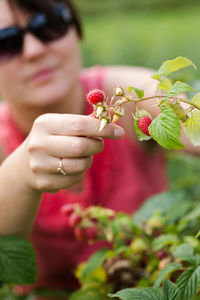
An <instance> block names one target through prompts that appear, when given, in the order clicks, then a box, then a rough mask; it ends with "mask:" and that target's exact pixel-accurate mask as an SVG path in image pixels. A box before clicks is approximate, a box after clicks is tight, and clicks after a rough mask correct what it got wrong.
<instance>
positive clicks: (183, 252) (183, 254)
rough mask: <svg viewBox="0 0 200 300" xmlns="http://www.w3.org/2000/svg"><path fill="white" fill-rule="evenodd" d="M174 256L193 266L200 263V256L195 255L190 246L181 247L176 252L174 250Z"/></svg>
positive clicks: (183, 245)
mask: <svg viewBox="0 0 200 300" xmlns="http://www.w3.org/2000/svg"><path fill="white" fill-rule="evenodd" d="M173 255H174V256H175V257H177V258H180V259H182V260H183V261H187V262H189V263H191V264H198V263H200V257H199V255H194V249H193V248H192V246H191V245H189V244H182V245H180V246H179V247H178V248H177V249H176V250H174V252H173Z"/></svg>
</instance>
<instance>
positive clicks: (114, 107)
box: [87, 87, 152, 136]
mask: <svg viewBox="0 0 200 300" xmlns="http://www.w3.org/2000/svg"><path fill="white" fill-rule="evenodd" d="M124 96H125V94H124V90H123V89H122V88H121V87H117V88H116V89H115V95H114V96H113V97H112V98H111V101H109V99H108V98H106V96H105V93H104V92H103V91H101V90H99V89H95V90H92V91H90V92H89V93H88V94H87V101H88V102H89V103H90V104H91V105H92V106H93V109H94V111H93V113H92V114H91V115H90V116H91V117H93V118H96V119H100V120H101V123H100V128H99V130H100V131H101V130H103V128H104V127H105V126H106V124H107V123H111V122H112V123H115V122H116V121H118V119H119V118H120V117H123V116H124V107H123V104H125V103H126V102H128V99H127V98H126V97H124ZM120 97H122V98H121V99H120ZM134 117H135V119H136V123H137V126H138V128H139V130H141V132H142V133H143V134H145V135H146V136H150V133H149V126H150V124H151V122H152V119H151V118H150V116H149V114H147V113H146V112H144V111H143V112H142V113H141V111H140V114H139V117H138V116H134Z"/></svg>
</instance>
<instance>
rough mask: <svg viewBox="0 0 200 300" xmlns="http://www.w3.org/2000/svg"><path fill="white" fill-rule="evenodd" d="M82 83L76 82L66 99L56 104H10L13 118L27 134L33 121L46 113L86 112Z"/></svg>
mask: <svg viewBox="0 0 200 300" xmlns="http://www.w3.org/2000/svg"><path fill="white" fill-rule="evenodd" d="M83 97H84V96H83V90H82V86H81V84H77V83H76V88H74V87H73V88H72V89H71V91H70V92H69V93H68V95H66V97H65V99H61V100H60V101H57V103H56V104H54V105H49V106H44V107H35V106H25V105H16V104H15V103H14V104H13V103H12V104H9V105H10V111H11V114H12V117H13V120H14V121H15V123H16V124H17V126H18V127H19V128H20V130H21V131H22V132H24V133H25V134H26V135H28V133H29V132H30V130H31V128H32V125H33V122H34V121H35V119H36V118H37V117H39V116H40V115H42V114H45V113H66V114H78V115H81V114H84V110H85V104H84V99H83ZM70 100H71V101H70Z"/></svg>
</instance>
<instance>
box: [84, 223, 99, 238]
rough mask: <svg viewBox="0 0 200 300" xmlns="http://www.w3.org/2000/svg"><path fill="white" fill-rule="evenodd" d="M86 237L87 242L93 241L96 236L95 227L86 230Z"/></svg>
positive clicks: (96, 229)
mask: <svg viewBox="0 0 200 300" xmlns="http://www.w3.org/2000/svg"><path fill="white" fill-rule="evenodd" d="M86 236H87V238H88V239H89V240H94V239H96V238H97V236H98V228H97V226H95V225H94V226H91V227H88V228H87V229H86Z"/></svg>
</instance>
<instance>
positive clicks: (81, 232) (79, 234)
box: [74, 227, 87, 242]
mask: <svg viewBox="0 0 200 300" xmlns="http://www.w3.org/2000/svg"><path fill="white" fill-rule="evenodd" d="M74 235H75V237H76V239H77V241H79V242H83V241H85V240H86V239H87V235H86V232H85V229H83V228H80V227H76V228H75V229H74Z"/></svg>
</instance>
